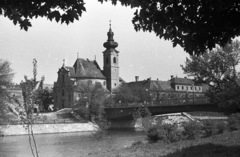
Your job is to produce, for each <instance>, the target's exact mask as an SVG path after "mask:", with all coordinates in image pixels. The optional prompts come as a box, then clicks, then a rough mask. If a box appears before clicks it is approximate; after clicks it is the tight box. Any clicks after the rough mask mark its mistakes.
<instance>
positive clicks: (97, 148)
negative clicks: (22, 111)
mask: <svg viewBox="0 0 240 157" xmlns="http://www.w3.org/2000/svg"><path fill="white" fill-rule="evenodd" d="M35 138H36V141H37V146H38V149H39V155H40V157H82V156H88V154H94V153H96V152H102V151H107V150H111V149H120V148H124V147H128V146H130V145H131V144H132V143H133V142H135V141H138V140H142V139H144V135H143V133H141V132H135V131H131V130H111V131H108V132H107V135H106V136H105V137H104V138H103V139H102V140H98V139H96V137H95V136H93V135H91V134H90V133H61V134H41V135H35ZM0 157H32V154H31V150H30V147H29V142H28V136H27V135H22V136H5V137H3V138H0Z"/></svg>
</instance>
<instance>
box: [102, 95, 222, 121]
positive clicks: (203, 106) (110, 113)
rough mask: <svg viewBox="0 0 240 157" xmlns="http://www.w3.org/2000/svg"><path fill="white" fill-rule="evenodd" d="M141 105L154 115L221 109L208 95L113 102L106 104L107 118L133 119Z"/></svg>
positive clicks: (112, 119)
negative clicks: (212, 102) (211, 101)
mask: <svg viewBox="0 0 240 157" xmlns="http://www.w3.org/2000/svg"><path fill="white" fill-rule="evenodd" d="M141 107H147V108H148V109H149V111H150V112H151V113H152V115H158V114H165V113H176V112H190V111H219V108H218V106H217V105H213V104H211V103H210V102H209V101H208V98H206V97H200V98H188V99H185V98H181V99H167V100H162V101H152V102H143V103H113V104H112V105H111V106H105V112H106V115H107V119H108V120H111V121H114V120H133V113H134V112H136V110H137V109H139V108H141Z"/></svg>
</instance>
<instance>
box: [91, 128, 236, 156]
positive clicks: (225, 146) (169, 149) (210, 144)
mask: <svg viewBox="0 0 240 157" xmlns="http://www.w3.org/2000/svg"><path fill="white" fill-rule="evenodd" d="M239 154H240V131H233V132H225V133H223V134H219V135H213V136H211V137H208V138H201V139H197V140H186V141H179V142H175V143H165V142H162V141H160V142H157V143H146V142H136V143H134V144H133V145H132V146H131V147H128V148H123V149H120V150H109V151H106V152H100V153H98V154H91V155H93V156H99V157H129V156H131V157H176V156H177V157H193V156H194V157H203V156H204V157H205V156H206V157H235V156H236V157H237V156H239ZM91 155H89V156H91Z"/></svg>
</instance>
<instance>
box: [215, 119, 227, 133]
mask: <svg viewBox="0 0 240 157" xmlns="http://www.w3.org/2000/svg"><path fill="white" fill-rule="evenodd" d="M217 128H218V133H219V134H220V133H223V132H224V131H225V130H227V124H226V122H225V121H222V122H219V123H218V124H217Z"/></svg>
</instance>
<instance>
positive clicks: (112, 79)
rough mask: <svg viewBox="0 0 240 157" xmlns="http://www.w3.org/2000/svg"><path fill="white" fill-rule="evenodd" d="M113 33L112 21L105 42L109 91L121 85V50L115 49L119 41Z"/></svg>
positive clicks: (104, 66)
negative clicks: (116, 40)
mask: <svg viewBox="0 0 240 157" xmlns="http://www.w3.org/2000/svg"><path fill="white" fill-rule="evenodd" d="M113 35H114V33H113V32H112V29H111V23H110V28H109V31H108V33H107V36H108V40H107V42H105V43H104V44H103V46H104V47H105V48H106V50H105V51H103V72H104V74H105V76H106V78H107V89H108V90H109V91H112V90H113V89H114V88H116V87H118V85H119V60H118V53H119V51H117V50H116V49H115V48H116V47H117V46H118V43H117V42H115V41H114V39H113Z"/></svg>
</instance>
